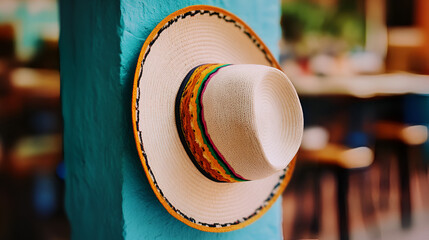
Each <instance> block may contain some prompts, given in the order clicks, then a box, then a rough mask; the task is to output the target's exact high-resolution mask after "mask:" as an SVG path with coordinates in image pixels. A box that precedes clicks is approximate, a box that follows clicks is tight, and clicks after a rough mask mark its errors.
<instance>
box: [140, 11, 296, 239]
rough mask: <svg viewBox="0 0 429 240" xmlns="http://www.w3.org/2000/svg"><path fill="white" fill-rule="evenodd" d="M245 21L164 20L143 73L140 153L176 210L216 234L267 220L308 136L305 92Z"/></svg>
mask: <svg viewBox="0 0 429 240" xmlns="http://www.w3.org/2000/svg"><path fill="white" fill-rule="evenodd" d="M279 69H280V67H279V65H278V63H277V62H276V60H275V58H274V57H273V56H272V54H271V53H270V51H269V50H268V48H267V47H266V46H265V44H264V43H263V42H262V41H261V39H260V38H259V37H258V36H257V35H256V34H255V33H254V32H253V31H252V30H251V29H250V28H249V27H248V26H247V25H246V24H245V23H244V22H243V21H242V20H240V19H239V18H238V17H236V16H235V15H233V14H232V13H230V12H227V11H225V10H223V9H220V8H216V7H211V6H202V5H200V6H191V7H187V8H184V9H181V10H179V11H176V12H174V13H172V14H171V15H169V16H168V17H166V18H165V19H164V20H163V21H161V22H160V23H159V24H158V25H157V26H156V27H155V29H154V30H153V31H152V33H151V34H150V35H149V37H148V38H147V39H146V41H145V43H144V45H143V48H142V50H141V52H140V57H139V59H138V64H137V69H136V73H135V81H134V90H133V101H132V114H133V126H134V135H135V139H136V144H137V149H138V153H139V155H140V159H141V162H142V165H143V168H144V170H145V172H146V174H147V176H148V179H149V182H150V185H151V187H152V189H153V191H154V192H155V194H156V196H157V197H158V199H159V201H160V202H161V203H162V205H163V206H164V207H165V208H166V209H167V211H168V212H169V213H170V214H171V215H173V216H174V217H176V218H177V219H179V220H180V221H182V222H184V223H185V224H187V225H189V226H191V227H193V228H196V229H199V230H202V231H208V232H226V231H231V230H235V229H239V228H242V227H244V226H246V225H248V224H250V223H252V222H254V221H255V220H256V219H257V218H259V217H260V216H261V215H263V214H264V213H265V212H266V211H267V210H268V209H269V208H270V207H271V205H272V204H273V203H274V202H275V200H276V199H277V198H278V196H279V195H280V194H281V192H282V191H283V190H284V188H285V187H286V185H287V183H288V182H289V179H290V177H291V174H292V171H293V168H294V165H295V155H296V152H297V150H298V148H299V145H300V142H301V137H302V132H303V116H302V111H301V106H300V103H299V100H298V97H297V94H296V92H295V90H294V88H293V86H292V84H291V82H290V81H289V80H288V79H287V77H286V76H285V75H284V73H283V72H281V71H280V70H279Z"/></svg>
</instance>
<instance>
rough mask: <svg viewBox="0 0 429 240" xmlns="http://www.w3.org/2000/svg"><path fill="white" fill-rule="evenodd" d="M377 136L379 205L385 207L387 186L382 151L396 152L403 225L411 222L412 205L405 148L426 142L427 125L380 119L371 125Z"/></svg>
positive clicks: (387, 170) (386, 162)
mask: <svg viewBox="0 0 429 240" xmlns="http://www.w3.org/2000/svg"><path fill="white" fill-rule="evenodd" d="M374 134H375V138H376V156H377V159H378V161H379V162H380V165H381V167H382V168H383V169H384V171H381V174H380V207H381V208H382V209H383V208H386V207H387V205H388V196H389V192H390V191H389V189H390V164H391V163H390V162H389V159H385V157H386V156H382V155H383V154H382V152H386V151H387V152H391V153H393V154H394V155H395V159H396V160H397V164H398V170H399V175H398V179H399V193H400V213H401V226H402V228H409V227H410V226H411V224H412V206H411V191H410V161H411V159H409V154H408V150H409V149H410V147H412V146H417V145H421V144H423V143H425V142H426V141H427V139H428V129H427V127H426V126H423V125H412V126H410V125H406V124H403V123H399V122H393V121H380V122H377V123H376V124H375V125H374Z"/></svg>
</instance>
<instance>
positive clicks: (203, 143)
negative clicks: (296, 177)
mask: <svg viewBox="0 0 429 240" xmlns="http://www.w3.org/2000/svg"><path fill="white" fill-rule="evenodd" d="M228 65H229V64H204V65H200V66H198V67H195V68H193V69H192V70H191V71H190V72H189V73H188V74H187V75H186V77H185V79H184V80H183V82H182V85H181V86H180V89H179V92H178V93H177V97H176V109H175V110H176V126H177V130H178V132H179V136H180V140H181V142H182V144H183V146H184V148H185V150H186V152H187V153H188V155H189V158H190V159H191V160H192V162H193V163H194V165H195V166H196V167H197V169H198V170H199V171H200V172H201V173H202V174H204V176H206V177H207V178H209V179H210V180H213V181H215V182H243V181H248V180H247V179H245V178H243V177H242V176H240V175H239V174H237V173H236V172H235V171H234V169H233V168H232V167H231V166H230V165H229V164H228V162H227V161H225V158H224V157H223V156H222V154H221V153H220V152H219V150H218V149H217V148H216V146H215V145H214V144H213V141H212V140H211V138H210V135H209V133H208V132H207V127H206V122H205V120H204V108H203V103H202V99H203V94H204V91H205V89H206V86H207V84H208V83H209V82H210V80H211V79H212V77H213V76H214V75H216V73H217V71H218V70H219V69H221V68H223V67H227V66H228Z"/></svg>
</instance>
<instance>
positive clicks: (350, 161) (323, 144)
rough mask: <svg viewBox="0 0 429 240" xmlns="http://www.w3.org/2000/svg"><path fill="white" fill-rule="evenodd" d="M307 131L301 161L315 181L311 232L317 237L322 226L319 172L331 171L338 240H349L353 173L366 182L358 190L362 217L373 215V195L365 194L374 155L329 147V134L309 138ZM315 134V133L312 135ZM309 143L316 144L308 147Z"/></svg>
mask: <svg viewBox="0 0 429 240" xmlns="http://www.w3.org/2000/svg"><path fill="white" fill-rule="evenodd" d="M306 131H307V130H305V131H304V139H303V144H302V146H301V148H300V150H299V152H298V159H299V161H301V162H303V163H304V164H303V165H305V166H306V167H307V168H309V171H311V173H312V175H313V177H314V191H313V192H314V198H315V202H314V203H315V206H314V215H313V220H312V223H311V228H312V231H313V233H317V232H318V231H319V225H320V216H321V214H320V213H321V212H320V210H321V205H322V203H321V202H322V200H321V197H320V188H321V185H320V172H321V171H324V170H328V171H330V172H333V173H334V175H335V179H336V195H337V196H336V197H337V214H338V224H339V225H338V230H339V237H340V239H342V240H346V239H349V237H350V231H349V207H348V192H349V177H350V174H351V173H352V172H359V173H360V174H362V176H363V177H362V180H363V181H362V182H361V183H360V185H359V186H358V188H359V191H361V197H362V198H361V202H362V205H363V209H362V210H363V215H371V216H373V215H374V211H375V209H374V206H373V200H372V195H371V194H366V193H364V191H368V188H366V187H365V185H368V184H370V183H369V182H368V181H369V178H368V177H366V176H365V175H366V174H368V168H369V166H370V165H371V164H372V162H373V159H374V156H373V151H372V150H371V149H369V148H368V147H357V148H349V147H346V146H344V145H341V144H334V143H330V142H329V141H328V138H327V137H326V134H327V133H323V130H318V131H319V133H318V134H308V131H307V132H306ZM310 131H313V129H310ZM315 132H316V131H313V133H315ZM308 139H310V142H313V143H314V144H311V143H309V141H308Z"/></svg>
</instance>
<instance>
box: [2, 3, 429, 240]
mask: <svg viewBox="0 0 429 240" xmlns="http://www.w3.org/2000/svg"><path fill="white" fill-rule="evenodd" d="M281 4H282V8H281V11H282V18H281V27H282V32H283V39H282V40H281V42H280V43H279V44H280V49H281V56H280V64H281V66H282V68H283V70H284V71H285V72H286V73H287V75H288V76H289V78H290V79H291V81H292V82H293V84H294V85H295V87H296V89H297V92H298V94H299V95H300V99H301V103H302V106H303V111H304V118H305V132H304V139H303V143H302V147H301V149H300V151H299V153H298V164H297V167H296V171H295V174H294V177H293V178H292V181H291V184H290V185H289V187H288V188H287V190H286V191H285V193H284V195H283V233H284V237H285V239H405V238H406V239H428V236H429V229H428V228H427V227H426V226H427V225H428V223H429V188H428V187H427V186H428V183H429V176H428V166H429V144H428V130H427V127H428V126H429V112H428V110H427V109H429V77H428V76H427V75H428V74H429V44H427V42H428V40H429V14H427V12H429V1H427V0H408V1H402V0H299V1H298V0H283V1H282V2H281ZM58 25H59V23H58V7H57V1H55V0H31V1H30V0H28V1H24V0H22V1H19V0H1V1H0V239H69V234H70V227H69V224H68V221H67V217H66V215H65V211H64V204H63V201H64V196H63V195H64V175H65V169H64V164H63V159H62V136H61V133H62V118H61V104H60V79H59V56H58V54H59V52H58V34H59V26H58Z"/></svg>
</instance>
